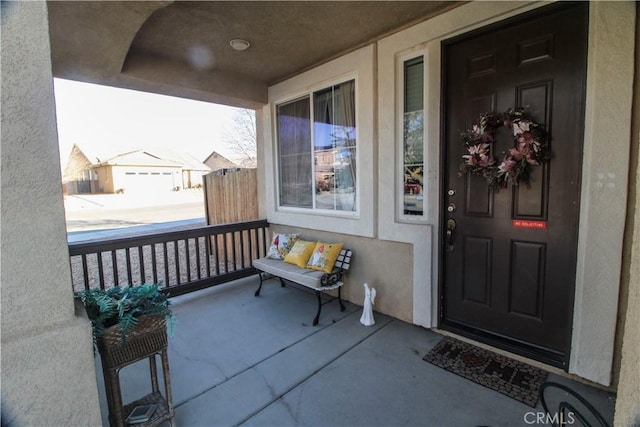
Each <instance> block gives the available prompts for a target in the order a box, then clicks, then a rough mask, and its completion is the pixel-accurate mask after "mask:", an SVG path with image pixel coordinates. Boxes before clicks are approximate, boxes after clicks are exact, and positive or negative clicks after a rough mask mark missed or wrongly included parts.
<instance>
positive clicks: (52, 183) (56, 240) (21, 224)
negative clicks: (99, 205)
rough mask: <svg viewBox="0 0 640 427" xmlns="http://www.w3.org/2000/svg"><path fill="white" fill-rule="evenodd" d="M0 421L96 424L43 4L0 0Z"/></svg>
mask: <svg viewBox="0 0 640 427" xmlns="http://www.w3.org/2000/svg"><path fill="white" fill-rule="evenodd" d="M1 7H2V122H1V127H2V139H1V141H2V142H1V143H2V149H1V154H0V157H1V169H0V170H1V176H0V180H1V191H2V204H1V207H0V210H1V215H2V222H1V264H2V271H1V278H0V286H1V292H2V299H1V304H2V424H3V425H5V423H6V424H7V425H100V424H101V418H100V408H99V405H98V391H97V385H96V374H95V365H94V359H93V349H92V338H91V326H90V324H89V322H88V320H87V319H86V317H83V316H79V315H76V313H75V305H74V301H73V294H72V290H71V275H70V267H69V256H68V251H67V244H66V230H65V219H64V207H63V202H62V186H61V185H60V182H61V174H60V165H59V162H58V161H57V160H52V159H58V158H59V153H58V143H57V135H56V121H55V108H54V98H53V78H52V75H51V62H50V51H49V39H48V36H49V34H48V24H47V13H46V5H45V3H44V2H2V6H1Z"/></svg>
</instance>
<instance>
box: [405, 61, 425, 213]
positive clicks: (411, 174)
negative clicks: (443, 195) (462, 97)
mask: <svg viewBox="0 0 640 427" xmlns="http://www.w3.org/2000/svg"><path fill="white" fill-rule="evenodd" d="M403 174H404V185H403V212H404V214H405V215H423V214H424V60H423V57H422V56H421V57H418V58H413V59H411V60H408V61H405V62H404V114H403Z"/></svg>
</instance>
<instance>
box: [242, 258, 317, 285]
mask: <svg viewBox="0 0 640 427" xmlns="http://www.w3.org/2000/svg"><path fill="white" fill-rule="evenodd" d="M253 266H254V267H255V268H257V269H258V270H261V271H264V272H265V273H270V274H273V275H274V276H278V277H282V278H283V279H287V280H291V281H292V282H295V283H299V284H301V285H303V286H306V287H308V288H313V289H321V288H322V285H321V284H320V278H321V277H322V276H323V275H324V274H325V273H324V272H323V271H316V270H311V269H308V268H300V267H297V266H295V265H293V264H288V263H286V262H283V261H281V260H278V259H271V258H260V259H256V260H254V261H253Z"/></svg>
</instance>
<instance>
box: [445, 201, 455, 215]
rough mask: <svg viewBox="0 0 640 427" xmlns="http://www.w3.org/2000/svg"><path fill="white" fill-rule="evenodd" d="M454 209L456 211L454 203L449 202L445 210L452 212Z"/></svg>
mask: <svg viewBox="0 0 640 427" xmlns="http://www.w3.org/2000/svg"><path fill="white" fill-rule="evenodd" d="M455 211H456V205H454V204H453V203H449V206H447V212H449V213H453V212H455Z"/></svg>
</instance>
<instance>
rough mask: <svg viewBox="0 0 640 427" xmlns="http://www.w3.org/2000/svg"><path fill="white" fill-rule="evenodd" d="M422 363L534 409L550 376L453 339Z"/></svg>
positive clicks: (439, 344) (539, 370) (435, 350)
mask: <svg viewBox="0 0 640 427" xmlns="http://www.w3.org/2000/svg"><path fill="white" fill-rule="evenodd" d="M423 360H426V361H427V362H429V363H432V364H434V365H436V366H439V367H440V368H443V369H446V370H447V371H449V372H452V373H454V374H456V375H459V376H461V377H463V378H466V379H468V380H471V381H473V382H475V383H478V384H480V385H483V386H485V387H488V388H490V389H492V390H495V391H497V392H499V393H502V394H504V395H506V396H509V397H510V398H512V399H515V400H518V401H520V402H522V403H524V404H526V405H529V406H531V407H532V408H535V406H536V404H537V403H538V391H539V390H540V386H541V385H542V383H544V381H545V380H546V378H547V375H548V372H547V371H544V370H542V369H539V368H535V367H533V366H531V365H527V364H526V363H522V362H518V361H517V360H513V359H510V358H508V357H505V356H501V355H499V354H495V353H492V352H490V351H488V350H484V349H482V348H479V347H476V346H473V345H471V344H467V343H465V342H462V341H458V340H456V339H453V338H450V337H444V338H443V339H442V341H440V342H439V343H438V344H436V346H435V347H433V348H432V349H431V351H430V352H429V353H427V355H426V356H424V357H423Z"/></svg>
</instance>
